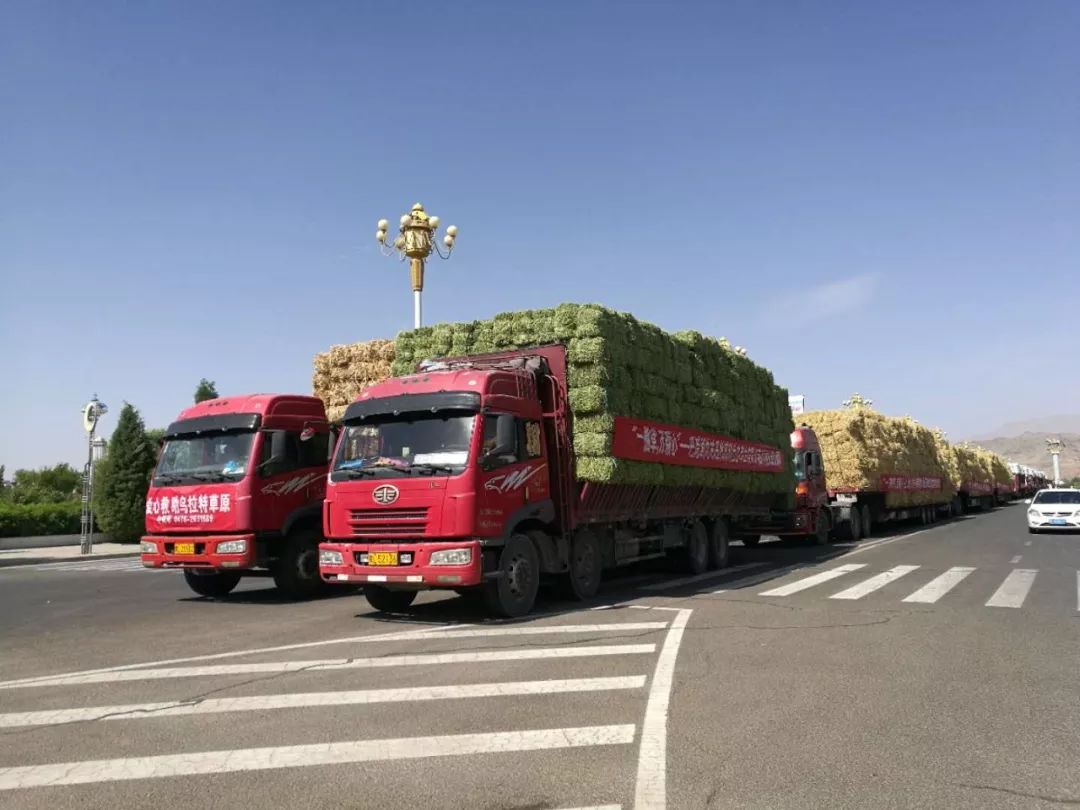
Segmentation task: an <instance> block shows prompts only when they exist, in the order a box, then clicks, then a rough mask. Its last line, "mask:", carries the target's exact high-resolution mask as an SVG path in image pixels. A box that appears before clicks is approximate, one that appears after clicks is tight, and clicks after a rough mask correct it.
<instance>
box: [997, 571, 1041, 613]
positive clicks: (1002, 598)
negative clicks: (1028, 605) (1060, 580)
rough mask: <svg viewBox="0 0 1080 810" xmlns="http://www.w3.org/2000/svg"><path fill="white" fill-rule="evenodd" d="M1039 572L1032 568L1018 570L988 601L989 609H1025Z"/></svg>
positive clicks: (1006, 579)
mask: <svg viewBox="0 0 1080 810" xmlns="http://www.w3.org/2000/svg"><path fill="white" fill-rule="evenodd" d="M1038 573H1039V572H1038V571H1037V570H1034V569H1031V568H1016V569H1014V570H1013V571H1011V572H1010V573H1009V575H1008V576H1007V577H1005V581H1004V582H1002V583H1001V586H1000V587H999V588H998V589H997V590H996V591H995V592H994V595H993V596H991V597H990V599H989V601H987V603H986V606H987V607H1007V608H1018V607H1023V605H1024V600H1026V599H1027V595H1028V591H1030V590H1031V586H1032V585H1033V584H1034V583H1035V576H1036V574H1038Z"/></svg>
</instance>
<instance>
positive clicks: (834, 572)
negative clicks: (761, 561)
mask: <svg viewBox="0 0 1080 810" xmlns="http://www.w3.org/2000/svg"><path fill="white" fill-rule="evenodd" d="M860 568H866V563H848V564H847V565H841V566H839V567H837V568H832V569H830V570H828V571H822V572H821V573H820V574H813V575H811V576H808V577H804V578H802V579H797V580H795V581H794V582H789V583H788V584H787V585H781V586H780V587H779V588H773V589H772V590H769V591H762V592H761V593H760V594H758V595H759V596H790V595H791V594H793V593H798V592H799V591H805V590H806V589H807V588H813V587H814V586H815V585H820V584H821V583H823V582H828V581H829V580H833V579H836V578H837V577H842V576H843V575H844V574H850V573H851V572H852V571H858V570H859V569H860Z"/></svg>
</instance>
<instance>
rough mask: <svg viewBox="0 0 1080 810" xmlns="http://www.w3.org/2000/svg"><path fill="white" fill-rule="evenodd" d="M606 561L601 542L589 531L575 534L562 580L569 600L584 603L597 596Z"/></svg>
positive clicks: (564, 592) (564, 593) (564, 591)
mask: <svg viewBox="0 0 1080 810" xmlns="http://www.w3.org/2000/svg"><path fill="white" fill-rule="evenodd" d="M603 571H604V561H603V558H602V557H601V554H600V541H599V539H597V537H596V535H595V534H593V533H592V532H591V531H589V530H588V529H580V530H578V531H576V532H574V537H573V539H572V541H571V545H570V560H569V567H568V570H567V572H566V575H565V576H564V577H563V578H562V589H561V590H562V592H563V595H564V596H565V597H566V598H567V599H576V600H578V601H582V600H584V599H591V598H592V597H594V596H596V593H597V591H599V590H600V579H601V578H602V576H603Z"/></svg>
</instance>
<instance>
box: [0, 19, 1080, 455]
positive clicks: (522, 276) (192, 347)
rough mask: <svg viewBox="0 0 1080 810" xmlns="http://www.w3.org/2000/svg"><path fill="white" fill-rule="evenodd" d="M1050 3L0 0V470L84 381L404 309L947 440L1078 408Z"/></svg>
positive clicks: (1072, 179)
mask: <svg viewBox="0 0 1080 810" xmlns="http://www.w3.org/2000/svg"><path fill="white" fill-rule="evenodd" d="M1077 41H1080V4H1078V3H1076V2H1073V0H1060V1H1059V2H1055V1H1054V0H1043V2H1039V3H1017V2H1013V1H1012V0H1009V1H1008V2H1006V1H1004V0H1002V1H1001V2H990V1H988V2H961V3H940V2H905V3H896V2H866V1H865V0H852V2H809V1H806V2H796V0H790V1H789V2H762V1H761V0H754V1H753V2H751V1H750V0H747V1H746V2H720V3H707V4H676V3H664V4H661V3H656V4H652V3H632V2H628V3H610V4H603V3H590V2H579V3H573V4H571V3H557V2H556V3H543V4H541V3H503V2H493V3H480V2H469V3H460V4H445V3H443V4H434V3H431V4H428V3H422V2H415V3H408V4H368V3H356V2H337V3H332V2H310V3H272V2H258V3H256V2H232V3H227V4H221V3H209V2H184V3H162V2H147V3H127V2H124V3H113V2H96V3H74V2H66V3H57V2H28V1H24V2H10V3H5V4H3V5H2V6H0V104H2V109H3V110H4V114H3V123H0V161H2V165H3V166H4V171H3V176H2V178H0V340H2V345H3V350H2V352H0V380H3V381H4V387H5V396H4V397H3V398H2V399H0V424H2V425H3V427H2V428H0V463H5V464H7V468H8V470H9V471H10V470H12V469H14V468H15V467H24V466H37V465H41V464H46V463H54V462H57V461H62V460H70V461H78V460H80V459H81V458H82V454H83V447H84V445H83V441H84V439H83V434H82V431H81V425H80V419H79V408H80V406H81V405H82V403H83V402H84V401H85V400H86V399H87V398H88V397H89V395H90V394H92V393H94V392H97V393H98V394H99V395H100V396H101V398H102V399H103V400H104V401H106V402H107V403H109V405H110V406H112V407H113V412H112V414H110V415H109V416H107V417H106V418H105V426H106V428H107V429H111V426H112V425H114V424H115V416H116V413H117V412H118V410H119V406H120V405H121V403H122V402H123V401H124V400H127V401H130V402H132V403H134V404H135V405H136V406H138V407H139V409H140V410H141V412H142V413H143V416H144V417H145V419H146V421H147V424H148V425H150V426H164V425H165V424H167V423H168V422H169V421H170V420H171V419H172V418H173V417H174V416H175V414H176V413H177V412H178V411H179V410H180V409H181V408H182V407H184V406H185V405H187V404H188V403H189V402H190V398H191V394H192V392H193V390H194V388H195V385H196V383H197V382H198V380H199V378H200V377H203V376H206V377H209V378H211V379H213V380H216V381H217V383H218V388H219V390H220V391H222V393H242V392H249V391H256V390H258V391H273V390H281V391H310V385H311V382H310V378H311V358H312V356H313V355H314V354H315V353H316V352H317V351H320V350H322V349H324V348H326V347H327V346H329V345H331V344H334V343H344V342H352V341H356V340H364V339H367V338H371V337H376V336H392V335H393V334H394V333H395V332H396V331H397V330H398V329H400V328H403V327H407V326H408V325H409V323H410V320H411V303H410V293H409V287H408V272H407V269H406V268H405V267H404V266H403V265H398V264H396V263H394V262H392V261H391V260H389V259H385V258H383V257H381V256H380V255H379V253H378V250H377V246H376V244H375V242H374V239H373V235H374V230H375V222H376V220H378V219H379V218H380V217H387V218H389V219H391V220H392V221H396V219H397V217H398V216H399V215H400V214H401V213H402V212H403V211H404V210H406V209H407V208H408V206H409V205H411V204H412V203H413V202H415V201H417V200H420V201H422V202H424V203H425V205H426V206H427V207H428V210H429V211H431V212H433V213H437V214H439V215H440V216H441V217H442V218H443V222H444V223H445V224H450V223H455V224H457V225H458V226H459V227H460V229H461V234H460V237H459V239H458V246H457V249H456V251H455V256H454V258H453V259H452V260H451V261H450V262H447V263H443V262H438V263H436V264H434V265H433V266H432V267H431V268H430V269H429V271H428V291H427V292H426V293H425V304H426V312H427V316H428V318H429V319H430V320H451V319H453V320H456V319H472V318H478V317H486V316H490V315H493V314H495V313H496V312H500V311H504V310H508V309H519V308H532V307H539V306H544V305H550V304H555V303H557V302H560V301H566V300H574V301H596V302H600V303H604V304H608V305H610V306H613V307H617V308H620V309H624V310H628V311H631V312H633V313H635V314H636V315H638V316H639V317H641V318H644V319H647V320H651V321H653V322H655V323H658V324H660V325H661V326H663V327H665V328H669V329H681V328H696V329H699V330H701V331H703V332H707V333H711V334H714V335H724V336H727V337H728V338H730V339H731V340H732V341H733V342H734V343H738V344H742V345H744V346H746V347H747V348H748V350H749V353H750V356H751V357H753V358H754V359H755V360H757V361H758V362H760V363H762V364H763V365H765V366H767V367H769V368H770V369H772V370H773V372H774V373H775V375H776V378H777V380H778V381H779V382H780V383H781V384H783V385H785V386H787V387H788V388H790V389H791V391H792V392H793V393H802V394H805V395H806V396H807V398H808V402H809V404H810V405H811V406H813V407H834V406H836V405H837V404H838V403H839V402H840V400H842V399H844V398H845V397H846V396H848V395H849V394H850V393H851V392H853V391H856V390H857V391H860V392H862V393H864V394H866V395H868V396H871V397H872V398H873V399H874V400H875V403H876V404H877V405H878V406H879V407H880V408H881V409H882V410H884V411H885V412H887V413H894V414H910V415H912V416H915V417H916V418H917V419H919V420H920V421H922V422H923V423H924V424H930V425H940V426H941V427H943V428H945V429H946V430H947V431H948V432H949V434H950V435H951V436H954V437H959V436H966V435H974V434H978V433H980V432H983V431H986V430H989V429H992V428H993V427H995V426H996V425H998V424H1000V423H1002V422H1006V421H1010V420H1015V419H1020V418H1027V417H1036V416H1040V415H1045V414H1049V413H1061V412H1068V411H1070V410H1071V411H1075V410H1077V407H1076V403H1077V402H1078V401H1080V362H1078V361H1077V358H1078V356H1080V355H1078V351H1077V346H1078V340H1077V334H1078V333H1080V330H1078V329H1077V327H1076V325H1075V317H1074V316H1073V314H1072V311H1073V310H1074V309H1075V308H1076V307H1077V306H1078V305H1080V295H1078V293H1080V272H1078V265H1080V237H1078V229H1077V222H1078V215H1080V90H1078V89H1077V83H1076V78H1077V76H1080V48H1077V47H1076V43H1077Z"/></svg>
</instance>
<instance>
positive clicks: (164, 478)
mask: <svg viewBox="0 0 1080 810" xmlns="http://www.w3.org/2000/svg"><path fill="white" fill-rule="evenodd" d="M182 478H183V476H180V475H177V474H176V473H160V474H158V475H155V476H154V483H155V484H158V483H161V484H175V483H177V482H178V481H180V480H181V479H182Z"/></svg>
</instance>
